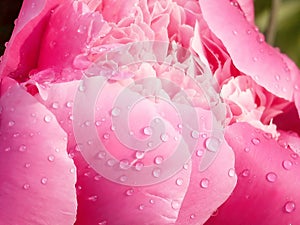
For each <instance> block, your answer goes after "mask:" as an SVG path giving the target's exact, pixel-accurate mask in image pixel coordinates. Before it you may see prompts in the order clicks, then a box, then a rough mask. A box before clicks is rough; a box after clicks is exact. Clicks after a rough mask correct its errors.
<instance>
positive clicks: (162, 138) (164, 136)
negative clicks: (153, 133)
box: [160, 134, 169, 142]
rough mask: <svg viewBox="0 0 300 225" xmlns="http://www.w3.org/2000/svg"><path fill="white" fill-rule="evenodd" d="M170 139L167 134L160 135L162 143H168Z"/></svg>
mask: <svg viewBox="0 0 300 225" xmlns="http://www.w3.org/2000/svg"><path fill="white" fill-rule="evenodd" d="M168 139H169V136H168V135H167V134H162V135H160V140H162V142H167V141H168Z"/></svg>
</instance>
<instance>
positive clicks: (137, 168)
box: [135, 162, 144, 171]
mask: <svg viewBox="0 0 300 225" xmlns="http://www.w3.org/2000/svg"><path fill="white" fill-rule="evenodd" d="M143 167H144V164H143V163H142V162H137V163H136V164H135V169H136V170H137V171H141V170H142V169H143Z"/></svg>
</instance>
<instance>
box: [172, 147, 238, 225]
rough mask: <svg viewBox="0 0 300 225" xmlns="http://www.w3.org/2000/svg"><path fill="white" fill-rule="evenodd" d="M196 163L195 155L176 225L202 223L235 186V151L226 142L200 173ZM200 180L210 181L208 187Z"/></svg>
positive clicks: (197, 160) (197, 161)
mask: <svg viewBox="0 0 300 225" xmlns="http://www.w3.org/2000/svg"><path fill="white" fill-rule="evenodd" d="M196 154H197V152H196ZM196 154H195V155H196ZM199 163H200V160H199V157H197V156H194V157H193V168H192V174H191V181H190V185H189V188H188V191H187V193H186V196H185V199H184V202H183V205H182V207H181V210H180V214H179V217H178V219H177V221H176V224H178V225H181V224H195V225H196V224H203V223H204V222H205V221H206V220H207V219H208V218H209V217H210V215H212V214H213V213H214V211H215V210H216V209H217V208H218V207H219V206H220V205H221V204H222V203H223V202H224V201H225V200H226V199H227V198H228V197H229V196H230V194H231V192H232V191H233V189H234V187H235V185H236V181H237V177H236V175H235V173H234V169H233V168H234V154H233V151H232V150H231V149H230V147H229V146H228V145H227V143H226V142H224V143H222V145H221V147H220V150H219V153H218V156H217V158H216V159H215V160H214V161H213V164H212V165H211V166H210V167H209V168H208V169H207V170H205V171H204V172H199V167H200V166H199ZM203 179H208V180H209V186H208V188H203V187H201V182H203ZM202 186H203V185H202ZM204 187H205V186H204Z"/></svg>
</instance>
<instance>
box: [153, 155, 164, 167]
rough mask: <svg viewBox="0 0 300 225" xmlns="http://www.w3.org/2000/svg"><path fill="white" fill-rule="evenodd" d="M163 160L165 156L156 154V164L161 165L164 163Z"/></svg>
mask: <svg viewBox="0 0 300 225" xmlns="http://www.w3.org/2000/svg"><path fill="white" fill-rule="evenodd" d="M163 160H164V158H163V157H162V156H156V157H155V158H154V163H155V164H156V165H160V164H162V162H163Z"/></svg>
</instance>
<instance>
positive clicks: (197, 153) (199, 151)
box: [196, 149, 204, 157]
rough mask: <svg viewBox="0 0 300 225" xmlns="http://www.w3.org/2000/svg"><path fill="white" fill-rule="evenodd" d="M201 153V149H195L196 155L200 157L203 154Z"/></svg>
mask: <svg viewBox="0 0 300 225" xmlns="http://www.w3.org/2000/svg"><path fill="white" fill-rule="evenodd" d="M203 153H204V151H203V149H199V150H197V151H196V156H198V157H201V156H203Z"/></svg>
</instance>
